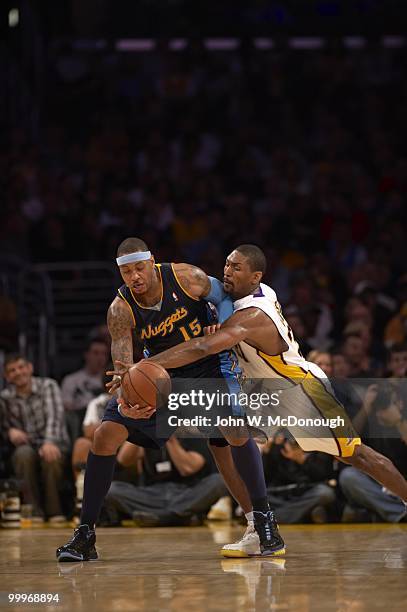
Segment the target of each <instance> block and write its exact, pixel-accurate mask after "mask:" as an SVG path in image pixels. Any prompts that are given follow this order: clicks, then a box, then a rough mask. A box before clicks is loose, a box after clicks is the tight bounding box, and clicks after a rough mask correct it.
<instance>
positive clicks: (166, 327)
mask: <svg viewBox="0 0 407 612" xmlns="http://www.w3.org/2000/svg"><path fill="white" fill-rule="evenodd" d="M156 268H157V271H158V273H159V275H160V279H161V307H160V308H159V309H157V308H155V307H153V308H149V307H145V306H143V305H142V304H140V303H139V302H137V295H136V294H135V293H134V292H133V291H132V290H131V288H129V287H128V286H127V285H122V286H121V287H120V289H119V290H118V294H117V295H118V297H119V298H120V299H122V300H123V301H124V302H126V304H127V305H128V307H129V308H130V309H131V312H132V315H133V321H134V328H135V333H136V335H137V337H138V338H139V340H140V341H141V343H142V344H143V346H144V349H145V352H146V354H147V355H157V354H158V353H161V352H162V351H165V350H166V349H169V348H171V347H173V346H176V345H178V344H180V343H181V342H186V341H188V340H190V339H191V338H197V337H199V336H203V329H204V327H206V326H207V325H211V324H213V323H216V322H217V315H216V310H215V309H214V308H213V306H211V305H210V304H208V303H207V302H205V301H204V300H201V299H197V298H194V297H192V296H191V295H189V294H188V293H187V292H186V291H185V289H183V287H182V286H181V285H180V283H179V281H178V279H177V275H176V272H175V270H174V266H173V264H168V263H163V264H156ZM235 368H236V359H235V357H234V354H233V353H232V352H230V351H225V352H223V353H220V354H219V355H209V356H208V357H204V358H203V359H200V360H199V361H196V362H194V363H192V364H190V365H188V366H184V367H183V368H177V369H176V370H173V371H172V372H171V374H172V375H176V376H182V377H185V376H186V377H191V378H206V377H207V378H209V377H210V378H212V377H217V376H222V375H223V374H224V373H226V372H227V371H229V372H230V371H233V370H234V369H235Z"/></svg>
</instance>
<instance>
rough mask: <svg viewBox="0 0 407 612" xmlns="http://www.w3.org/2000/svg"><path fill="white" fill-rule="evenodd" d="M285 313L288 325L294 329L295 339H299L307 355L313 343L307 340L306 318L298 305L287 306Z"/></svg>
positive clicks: (303, 352) (302, 350)
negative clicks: (302, 315)
mask: <svg viewBox="0 0 407 612" xmlns="http://www.w3.org/2000/svg"><path fill="white" fill-rule="evenodd" d="M284 315H285V318H286V321H287V323H288V325H289V326H290V327H291V329H292V330H293V334H294V336H295V339H296V340H297V342H298V344H299V347H300V350H301V353H302V354H303V355H307V353H309V352H310V350H311V345H310V344H309V343H308V342H307V340H306V337H307V330H306V327H305V323H304V319H303V318H302V317H301V315H300V313H299V310H298V308H297V306H294V305H292V306H287V308H285V310H284Z"/></svg>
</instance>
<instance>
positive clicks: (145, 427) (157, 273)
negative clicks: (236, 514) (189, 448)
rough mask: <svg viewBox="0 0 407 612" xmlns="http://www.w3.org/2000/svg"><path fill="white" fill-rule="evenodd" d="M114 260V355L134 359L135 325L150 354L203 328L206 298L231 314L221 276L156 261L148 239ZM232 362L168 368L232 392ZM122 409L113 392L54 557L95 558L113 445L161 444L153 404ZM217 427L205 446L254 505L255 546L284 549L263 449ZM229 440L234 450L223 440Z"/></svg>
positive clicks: (214, 358)
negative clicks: (67, 532)
mask: <svg viewBox="0 0 407 612" xmlns="http://www.w3.org/2000/svg"><path fill="white" fill-rule="evenodd" d="M116 261H117V264H118V266H119V269H120V273H121V276H122V278H123V281H124V285H122V287H120V289H119V291H118V295H117V297H116V298H115V300H114V301H113V302H112V304H111V306H110V307H109V310H108V316H107V322H108V327H109V331H110V334H111V336H112V359H113V362H114V363H116V362H122V363H131V362H132V361H133V331H136V333H138V334H139V337H140V339H141V340H142V342H143V343H144V347H145V349H146V350H147V351H148V354H149V355H152V356H154V355H157V354H158V353H161V352H163V351H165V350H167V349H169V348H171V347H174V346H176V345H178V344H179V343H184V342H185V341H186V340H190V338H192V337H200V336H202V335H203V330H204V328H205V327H206V326H208V325H211V324H212V323H213V317H212V316H211V314H210V312H211V311H210V308H209V307H208V303H207V302H209V301H210V302H212V303H215V304H216V305H217V306H218V307H219V310H220V312H221V311H222V308H224V307H226V308H227V307H228V308H229V309H230V310H229V314H231V312H232V308H231V302H230V300H229V302H228V306H227V305H226V306H225V304H224V303H222V302H223V299H224V296H225V294H224V291H223V288H222V285H221V283H220V282H219V281H216V279H210V278H209V277H208V276H207V275H206V274H205V273H204V272H203V271H202V270H200V269H199V268H197V267H195V266H191V265H188V264H156V263H155V261H154V258H153V256H152V255H151V253H150V251H149V250H148V247H147V245H146V244H145V243H144V242H143V241H142V240H140V239H138V238H128V239H127V240H125V241H124V242H122V244H121V245H120V246H119V248H118V252H117V260H116ZM235 365H236V363H235V362H234V356H233V354H232V353H231V352H230V351H221V352H218V353H216V354H213V355H209V356H207V357H204V358H203V359H201V360H199V361H198V363H196V364H193V365H191V366H187V367H185V368H176V369H174V370H173V371H172V370H170V374H171V375H172V376H177V377H181V378H188V379H196V378H198V379H199V378H209V379H214V378H219V379H223V380H224V381H225V384H226V385H227V387H226V388H227V389H228V390H229V391H234V392H236V393H238V392H239V390H240V388H239V385H238V381H237V376H236V374H235V372H234V368H235ZM237 409H239V407H237ZM126 410H127V407H126V406H123V410H121V408H120V406H119V405H118V402H117V400H116V399H112V400H111V401H110V402H109V404H108V406H107V408H106V412H105V415H104V418H103V421H102V424H101V425H100V427H99V428H98V429H97V430H96V432H95V435H94V439H93V444H92V449H91V451H90V452H89V456H88V461H87V466H86V476H85V484H84V497H83V504H82V513H81V519H80V523H81V524H80V525H79V527H78V528H77V529H76V530H75V532H74V535H73V537H72V538H71V540H70V541H69V542H68V543H67V544H65V545H64V546H61V547H60V548H58V550H57V559H58V560H59V561H91V560H96V559H97V558H98V556H97V552H96V548H95V542H96V536H95V524H96V521H97V519H98V516H99V512H100V508H101V506H102V503H103V500H104V498H105V496H106V494H107V492H108V490H109V487H110V484H111V481H112V477H113V470H114V465H115V458H116V452H117V450H118V448H119V446H120V445H121V444H122V443H123V442H124V441H125V440H128V441H130V442H133V443H134V444H137V445H139V446H144V447H152V448H157V447H158V448H159V447H161V446H163V445H164V444H165V442H166V441H167V439H168V438H165V437H163V438H158V437H157V433H156V429H157V416H156V414H155V409H153V408H150V407H146V408H138V411H137V414H136V415H131V416H130V415H126V412H125V411H126ZM232 414H236V413H234V412H232ZM222 433H223V435H224V436H225V438H226V440H225V439H224V438H222V437H217V438H213V439H211V440H210V447H211V450H212V452H213V454H214V457H215V461H216V462H217V464H218V467H219V469H220V471H221V472H222V474H223V476H224V479H225V482H226V484H227V485H228V487H229V489H230V490H231V492H232V494H234V496H235V497H236V498H237V499H238V501H239V503H240V504H241V505H242V507H243V509H244V510H245V511H247V512H250V511H251V510H252V509H253V512H254V514H256V517H257V520H256V530H257V533H258V536H259V540H260V546H261V554H263V555H279V554H283V553H284V542H283V540H282V538H281V536H280V534H279V532H278V527H277V524H276V521H275V518H274V515H273V513H272V512H270V511H269V509H268V505H267V492H266V484H265V480H264V473H263V465H262V460H261V455H260V452H259V450H258V448H257V446H256V444H255V442H254V440H252V439H251V438H248V437H245V438H243V437H239V438H237V437H236V434H235V435H234V434H233V432H232V433H229V432H222ZM228 444H229V445H230V446H231V448H232V453H230V451H229V449H227V448H226V447H227V446H228ZM225 451H226V452H225ZM232 457H233V459H232ZM243 483H244V484H243ZM248 494H249V496H250V499H249V498H248Z"/></svg>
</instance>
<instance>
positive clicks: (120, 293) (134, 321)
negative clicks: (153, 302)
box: [117, 289, 136, 327]
mask: <svg viewBox="0 0 407 612" xmlns="http://www.w3.org/2000/svg"><path fill="white" fill-rule="evenodd" d="M117 292H118V294H119V295H120V297H121V298H122V300H123V302H125V303H126V304H127V306H128V307H129V309H130V312H131V317H132V319H133V327H136V319H135V317H134V312H133V309H132V307H131V306H130V304H129V302H128V301H127V300H126V298H125V297H124V295H123V293H122V292H121V291H120V289H118V291H117Z"/></svg>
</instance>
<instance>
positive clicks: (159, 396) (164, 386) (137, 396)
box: [121, 361, 171, 408]
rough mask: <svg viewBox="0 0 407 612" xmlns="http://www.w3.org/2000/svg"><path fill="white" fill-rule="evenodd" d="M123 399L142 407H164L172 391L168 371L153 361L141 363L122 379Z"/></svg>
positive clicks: (132, 404)
mask: <svg viewBox="0 0 407 612" xmlns="http://www.w3.org/2000/svg"><path fill="white" fill-rule="evenodd" d="M121 388H122V395H123V399H124V400H125V401H126V403H127V404H130V405H131V406H134V405H135V404H138V405H139V406H140V407H144V406H153V407H154V408H156V407H159V406H162V405H163V404H164V403H165V402H166V400H167V397H168V395H169V393H170V391H171V379H170V377H169V374H168V372H167V370H165V369H164V368H163V367H162V366H160V365H158V363H154V362H152V361H139V363H136V364H135V365H134V366H132V367H131V368H130V369H129V370H128V371H127V372H126V373H125V374H124V375H123V377H122V382H121Z"/></svg>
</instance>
